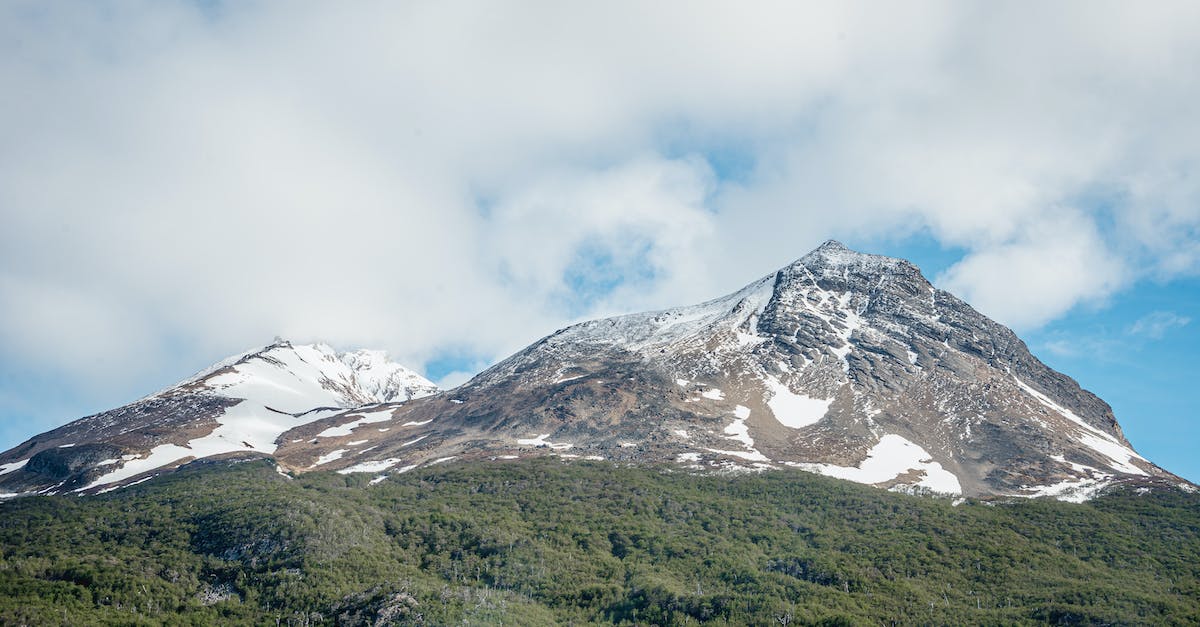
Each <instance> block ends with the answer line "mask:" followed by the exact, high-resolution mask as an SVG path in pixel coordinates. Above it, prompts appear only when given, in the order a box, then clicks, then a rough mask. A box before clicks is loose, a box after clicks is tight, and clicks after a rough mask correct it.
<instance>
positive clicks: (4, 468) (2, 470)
mask: <svg viewBox="0 0 1200 627" xmlns="http://www.w3.org/2000/svg"><path fill="white" fill-rule="evenodd" d="M116 461H117V460H115V459H114V460H112V463H116ZM28 463H29V460H28V459H22V460H21V461H19V462H9V463H7V464H0V475H7V474H8V473H10V472H15V471H18V470H20V469H22V468H24V467H25V464H28ZM97 465H99V464H97Z"/></svg>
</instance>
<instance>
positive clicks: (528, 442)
mask: <svg viewBox="0 0 1200 627" xmlns="http://www.w3.org/2000/svg"><path fill="white" fill-rule="evenodd" d="M534 436H535V437H532V438H524V439H519V440H517V444H520V445H522V446H549V447H550V448H552V449H554V450H556V451H565V450H566V449H569V448H571V447H572V446H575V445H574V444H571V443H569V442H550V441H548V440H546V438H548V437H550V434H549V433H543V434H541V435H537V434H534ZM621 446H625V445H624V444H622V445H621Z"/></svg>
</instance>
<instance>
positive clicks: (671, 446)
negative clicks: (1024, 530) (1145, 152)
mask: <svg viewBox="0 0 1200 627" xmlns="http://www.w3.org/2000/svg"><path fill="white" fill-rule="evenodd" d="M278 350H280V351H282V354H283V355H285V356H286V355H289V351H291V352H292V353H295V354H296V356H297V358H298V359H300V360H302V361H303V363H304V364H305V365H303V366H301V365H298V364H294V363H293V362H290V361H287V360H285V359H283V357H277V356H274V355H273V354H269V355H267V357H268V358H269V359H268V358H263V361H264V363H274V362H273V361H272V360H275V361H279V362H280V364H281V367H282V368H283V369H284V370H286V371H288V372H292V373H293V374H294V373H295V371H297V370H304V371H305V372H308V370H307V368H308V367H309V366H312V365H313V364H326V365H322V366H320V367H319V368H317V370H319V371H320V374H319V375H318V374H315V373H309V374H306V375H304V376H302V377H301V378H303V379H305V380H308V381H314V380H315V381H320V385H319V388H320V390H319V391H317V389H316V388H312V389H311V390H309V389H308V388H306V390H308V391H306V392H305V393H306V394H309V393H311V394H312V395H313V396H311V397H308V398H305V399H304V400H303V401H302V400H300V398H299V397H297V398H296V399H294V400H295V401H296V402H295V403H282V402H280V401H278V400H277V399H276V397H274V396H270V397H269V398H268V396H267V395H266V392H265V391H264V392H263V394H264V396H262V397H260V396H259V395H258V393H257V392H255V393H253V394H251V393H249V391H247V392H246V393H244V394H243V393H242V392H238V393H239V394H243V395H242V396H239V397H238V398H245V399H247V400H246V401H245V403H251V400H250V399H251V398H253V399H254V400H253V403H254V405H246V406H245V407H243V405H236V404H230V401H229V400H228V399H229V397H228V396H221V395H218V394H211V393H202V394H199V395H192V394H182V398H186V399H188V400H187V402H184V403H180V402H176V401H172V400H171V399H174V398H175V396H170V395H169V396H168V397H166V398H161V399H160V400H158V401H154V402H159V403H165V405H164V406H163V407H162V408H161V409H155V410H154V411H152V412H148V411H143V410H141V409H136V408H138V407H139V405H138V404H137V403H135V404H134V405H131V406H129V407H128V408H122V409H119V410H114V412H107V413H106V414H100V415H99V416H101V417H106V416H109V415H110V414H116V415H119V416H125V415H126V414H129V413H130V412H132V415H133V416H134V418H133V419H131V420H133V421H135V422H136V421H137V420H141V418H139V417H140V416H143V415H145V416H149V417H151V418H153V420H148V421H143V422H146V423H147V426H146V427H145V428H148V424H149V423H151V422H153V423H154V424H159V423H160V422H161V423H167V424H169V425H172V427H171V428H172V429H174V430H173V431H171V430H169V429H168V430H167V431H168V432H169V435H165V436H159V437H160V438H166V439H167V440H169V441H170V442H171V443H172V444H173V445H175V446H186V447H189V448H190V450H192V451H193V453H194V455H193V456H195V457H199V456H200V455H199V453H200V452H203V451H206V450H207V449H205V448H204V446H195V444H196V442H197V440H191V439H189V438H190V437H192V435H195V434H200V435H201V437H200V438H199V442H202V443H207V442H210V441H212V439H213V435H212V434H213V433H217V432H218V431H220V429H217V430H213V431H199V430H198V431H195V432H189V431H187V430H185V429H182V428H181V427H180V426H179V425H187V424H191V423H190V422H189V420H190V419H189V418H187V417H188V416H192V415H200V416H203V417H204V418H203V419H201V422H202V423H203V424H205V425H211V424H213V423H214V422H220V423H221V425H222V428H223V426H224V424H225V420H226V419H225V417H226V416H229V415H233V416H237V415H240V414H239V412H243V411H250V409H249V408H250V407H262V408H265V409H266V410H270V411H276V412H278V413H279V416H278V417H277V418H273V419H272V420H271V421H268V422H270V423H271V425H272V426H271V428H270V429H264V430H263V432H262V433H261V434H256V437H258V438H259V439H248V440H246V442H245V444H246V446H245V447H244V449H243V452H257V453H260V454H270V455H273V456H274V457H275V458H276V459H277V460H278V462H279V463H280V465H281V467H283V468H286V469H288V470H290V471H293V472H302V471H306V470H310V469H330V470H338V471H339V472H343V473H350V472H370V473H375V474H376V475H377V476H378V477H380V478H382V477H384V476H385V475H386V474H387V473H389V472H403V471H404V470H407V469H409V468H414V467H416V466H418V465H421V464H430V463H440V462H444V461H449V460H451V459H458V460H464V461H466V460H471V459H479V458H509V457H513V456H517V457H520V456H529V455H542V454H553V455H558V456H561V457H567V458H571V457H584V458H591V459H607V460H614V461H620V462H629V463H668V464H672V465H676V466H679V467H682V468H684V469H687V470H691V471H702V470H750V471H757V470H766V469H770V468H779V467H795V468H801V469H805V470H809V471H812V472H817V473H821V474H826V475H830V476H834V477H840V478H844V479H849V480H852V481H857V482H860V483H867V484H872V485H877V486H880V487H885V488H890V489H901V490H910V491H912V490H915V491H932V492H937V493H946V494H961V495H968V496H1054V497H1057V498H1062V499H1070V500H1081V499H1084V498H1088V497H1089V496H1091V495H1092V494H1094V493H1096V492H1097V491H1099V490H1101V489H1103V488H1104V487H1106V486H1108V485H1111V484H1113V483H1115V482H1130V481H1132V482H1149V483H1164V482H1166V483H1172V484H1178V485H1181V486H1187V487H1190V486H1189V484H1187V483H1186V482H1183V481H1182V480H1181V479H1179V478H1178V477H1175V476H1174V475H1171V474H1170V473H1167V472H1166V471H1164V470H1162V469H1160V468H1158V467H1157V466H1155V465H1154V464H1152V463H1150V462H1149V461H1147V460H1145V459H1144V458H1142V457H1141V456H1139V455H1138V454H1137V453H1136V452H1135V451H1134V450H1133V448H1132V446H1131V445H1130V444H1129V442H1128V441H1127V440H1126V439H1125V437H1124V435H1123V434H1122V432H1121V429H1120V427H1119V426H1118V424H1117V422H1116V419H1115V417H1114V416H1113V413H1112V410H1111V408H1110V407H1109V406H1108V405H1107V404H1106V403H1104V402H1103V401H1101V400H1100V399H1099V398H1097V397H1096V396H1094V395H1093V394H1091V393H1089V392H1087V391H1085V390H1083V389H1081V388H1080V387H1079V385H1078V384H1077V383H1076V382H1075V381H1074V380H1072V379H1071V378H1070V377H1067V376H1066V375H1063V374H1061V373H1058V372H1056V371H1054V370H1052V369H1050V368H1048V367H1047V366H1046V365H1045V364H1043V363H1042V362H1040V361H1039V360H1038V359H1037V358H1035V357H1034V356H1033V355H1031V354H1030V352H1029V350H1028V348H1027V347H1026V346H1025V344H1024V342H1022V341H1021V340H1020V339H1019V338H1018V337H1017V336H1016V335H1015V334H1014V333H1013V332H1012V331H1010V330H1009V329H1007V328H1005V327H1004V326H1002V325H1000V324H998V323H996V322H994V321H992V320H990V319H988V318H987V317H985V316H983V315H981V314H980V313H978V312H977V311H975V310H974V309H972V308H971V307H970V306H969V305H967V304H966V303H964V302H963V301H961V300H959V299H958V298H956V297H954V296H953V295H951V294H949V293H947V292H944V291H941V290H938V289H936V288H934V287H933V286H932V285H931V284H930V283H929V281H927V280H926V279H925V277H923V276H922V275H921V272H920V270H918V269H917V268H916V266H914V265H912V264H911V263H909V262H907V261H904V260H901V259H893V258H889V257H882V256H878V255H869V254H863V253H859V252H855V251H852V250H850V249H848V248H846V247H845V246H843V245H842V244H840V243H838V242H836V241H828V242H826V243H824V244H822V245H821V246H820V247H819V248H817V249H816V250H814V251H812V252H811V253H809V254H807V255H805V256H804V257H802V258H800V259H799V260H797V261H796V262H794V263H792V264H790V265H788V266H787V267H784V268H782V269H780V270H779V271H777V272H775V273H773V274H771V275H768V276H766V277H763V278H762V279H759V280H758V281H755V282H753V283H751V284H750V285H748V286H746V287H744V288H742V289H741V290H738V291H736V292H734V293H732V294H730V295H728V296H725V297H722V298H718V299H715V300H712V301H708V302H706V303H702V304H699V305H694V306H690V307H681V308H677V309H668V310H663V311H656V312H648V313H638V314H631V315H626V316H618V317H614V318H605V319H601V320H593V321H589V322H584V323H582V324H577V325H574V326H571V327H568V328H565V329H562V330H560V331H558V332H556V333H554V334H552V335H550V336H548V337H545V338H543V339H541V340H539V341H537V342H535V343H534V344H532V345H531V346H529V347H528V348H525V349H524V350H522V351H520V352H518V353H516V354H515V355H513V356H511V357H509V358H508V359H505V360H504V361H502V362H500V363H498V364H496V365H495V366H493V367H492V368H489V369H488V370H486V371H485V372H483V373H481V374H480V375H478V376H477V377H475V378H474V379H472V380H471V381H469V382H467V383H466V384H464V385H462V386H460V387H458V388H456V389H454V390H451V391H448V392H443V393H439V394H430V395H428V396H422V395H423V394H426V393H430V392H433V388H432V387H431V386H430V387H420V386H418V387H417V388H412V389H414V390H417V392H416V393H408V392H406V393H405V394H407V396H405V395H404V394H397V395H396V396H393V397H387V396H386V395H385V394H380V393H379V392H378V390H377V389H376V388H374V387H371V386H370V385H364V384H363V381H362V380H361V379H355V376H357V375H354V373H358V372H364V371H365V372H374V369H371V368H365V369H357V370H355V369H354V364H356V363H358V362H356V361H355V360H354V359H346V358H345V357H342V358H336V359H335V358H333V357H329V358H328V359H326V357H328V356H329V355H331V354H332V350H331V349H321V348H315V347H308V348H305V349H304V350H301V348H300V347H290V345H289V346H288V347H286V348H284V347H281V348H279V349H278ZM270 352H271V351H268V353H270ZM257 354H258V353H256V355H257ZM323 356H324V357H323ZM243 359H245V358H244V357H243ZM288 359H291V357H288ZM335 362H336V363H335ZM238 363H242V362H241V361H239V362H238ZM337 364H341V365H337ZM347 364H349V365H347ZM343 368H345V369H343ZM209 376H210V377H211V376H212V375H209ZM347 376H349V378H347ZM401 378H403V377H401ZM203 380H204V381H207V382H209V383H206V384H205V385H206V386H207V385H210V383H211V379H203ZM371 380H372V381H374V380H375V379H371ZM425 383H427V382H425ZM189 385H193V384H192V383H188V384H186V385H184V386H183V388H187V387H188V386H189ZM246 385H250V384H246ZM210 387H211V386H210ZM181 389H182V388H181ZM389 389H390V388H389ZM405 389H408V388H405ZM247 390H248V388H247ZM369 390H370V391H369ZM368 391H369V397H368ZM153 398H158V397H152V399H153ZM264 399H266V400H264ZM381 401H386V402H381ZM144 402H146V401H140V402H139V403H144ZM356 403H358V404H359V405H356ZM130 408H134V409H130ZM239 408H241V409H239ZM304 408H307V411H302V410H303V409H304ZM107 419H108V418H105V420H107ZM96 420H97V418H96V417H91V418H85V419H83V420H81V421H77V422H76V423H72V424H71V425H67V426H66V427H63V428H62V429H59V430H56V431H52V432H50V433H49V434H46V435H44V436H39V437H38V438H34V439H33V440H31V441H30V442H29V443H26V444H24V445H22V446H21V447H18V448H17V449H14V450H13V451H9V452H8V453H5V454H4V455H2V456H0V463H4V462H8V463H7V465H5V466H0V468H4V469H7V470H6V471H7V472H10V473H11V475H10V476H11V477H12V478H11V479H9V478H8V477H0V488H2V487H5V486H7V485H14V484H15V485H18V486H42V487H41V489H46V486H47V485H48V486H49V487H50V489H53V490H58V489H66V487H68V485H63V486H61V487H59V486H55V485H54V484H47V479H45V478H44V477H39V476H38V475H37V473H40V472H45V468H46V464H45V463H44V462H43V461H38V462H37V463H35V461H34V460H35V458H36V457H37V455H46V453H45V451H47V450H49V449H48V448H47V447H48V446H52V445H54V444H52V441H53V442H54V443H58V442H60V441H64V440H62V437H65V436H62V437H60V436H55V435H54V434H57V433H59V432H60V431H64V430H66V431H65V432H64V433H82V434H83V435H85V436H86V435H87V434H88V433H89V431H88V430H87V429H81V428H80V427H79V426H77V425H81V424H85V423H88V422H89V421H93V422H94V421H96ZM155 420H157V421H158V422H154V421H155ZM145 428H144V429H143V431H144V430H145ZM206 428H207V427H206ZM189 433H190V434H192V435H188V434H189ZM272 434H273V435H272ZM221 435H222V436H223V435H225V434H224V433H222V434H221ZM48 436H53V437H48ZM72 437H75V436H72ZM239 437H240V436H239ZM269 438H273V439H270V441H267V440H268V439H269ZM227 439H228V438H227ZM234 439H236V438H234ZM98 440H104V439H103V438H88V437H83V438H81V439H80V440H78V441H76V440H73V441H72V443H71V444H72V445H75V446H81V445H83V442H84V441H87V442H97V441H98ZM31 443H32V444H31ZM59 446H61V444H60V445H59ZM89 446H103V447H109V448H105V449H104V452H102V453H100V452H98V453H95V454H93V455H90V456H89V457H87V458H86V459H84V458H76V460H77V461H76V462H75V463H76V464H77V465H78V467H77V469H76V470H74V472H76V473H77V474H78V473H79V472H80V470H79V469H80V468H86V467H87V463H88V461H90V463H91V464H93V466H91V468H92V470H84V471H83V472H84V475H86V476H88V477H91V476H92V475H94V474H95V470H94V469H95V468H96V467H98V466H100V465H101V464H104V463H109V464H112V465H113V468H114V471H113V472H115V471H116V470H115V469H116V468H118V467H119V468H125V469H131V470H126V471H124V472H123V473H122V475H121V476H122V478H123V480H135V479H134V477H136V476H137V474H138V472H139V471H141V472H148V471H149V470H150V468H148V466H149V465H150V464H149V463H148V462H147V461H146V460H147V459H155V458H156V455H154V454H151V455H150V456H149V457H148V458H147V457H146V456H145V453H144V452H142V453H139V452H138V449H136V448H134V449H130V448H129V446H127V445H125V444H124V440H121V439H120V438H114V437H110V438H109V439H107V440H104V443H103V444H89ZM113 447H116V448H119V449H120V450H119V451H117V450H115V449H113V450H110V448H113ZM142 450H143V451H144V450H145V449H144V447H143V449H142ZM221 450H222V452H225V449H224V448H222V449H221ZM180 452H182V451H174V450H173V452H172V453H171V455H175V454H177V453H180ZM30 453H36V455H34V457H33V458H30V457H29V455H30ZM117 453H119V455H118V454H117ZM55 454H56V453H55V452H51V453H50V454H49V455H50V456H51V457H53V456H54V455H55ZM56 459H57V458H56ZM22 460H27V461H28V464H27V465H25V466H20V465H19V464H21V463H22ZM109 460H117V461H109ZM120 460H124V465H123V466H122V465H121V463H122V462H121V461H120ZM18 468H19V469H20V471H19V472H16V470H17V469H18ZM89 473H91V474H89ZM60 474H61V473H60ZM54 476H55V477H57V476H59V475H54ZM81 476H82V475H81ZM108 476H109V477H111V476H113V475H108ZM8 481H12V482H13V483H8ZM69 485H72V486H79V487H83V488H91V487H94V486H96V485H98V484H97V483H96V480H95V479H93V480H92V482H91V483H87V482H83V481H82V480H76V481H75V482H74V483H70V484H69ZM75 489H78V487H76V488H75Z"/></svg>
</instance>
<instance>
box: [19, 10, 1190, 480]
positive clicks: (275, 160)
mask: <svg viewBox="0 0 1200 627" xmlns="http://www.w3.org/2000/svg"><path fill="white" fill-rule="evenodd" d="M214 7H216V9H214ZM1198 30H1200V6H1197V5H1195V3H1185V2H1181V3H1171V2H1162V3H1154V4H1153V5H1140V6H1133V5H1130V4H1127V3H1104V2H1100V3H1097V2H1086V3H1084V2H1078V3H1073V2H1064V3H1055V4H1054V5H1052V6H1043V7H1035V8H1031V7H1028V6H1020V7H1016V6H1011V7H1010V6H1007V5H1001V4H996V3H985V2H979V3H975V2H919V3H907V4H905V5H904V6H903V7H900V6H897V7H886V6H884V7H881V6H879V5H877V4H857V3H847V2H836V3H827V4H820V3H805V4H804V5H803V6H800V5H796V4H794V3H786V2H750V3H741V4H739V7H738V10H737V11H730V10H729V9H728V7H726V6H722V5H720V4H715V3H712V4H710V3H703V2H687V3H672V2H662V3H654V4H653V5H650V6H646V5H644V4H638V3H622V2H612V3H603V4H596V5H589V6H574V7H570V8H568V7H565V6H557V5H553V4H551V5H547V4H543V3H522V2H518V3H513V4H511V5H506V6H505V8H504V9H503V10H499V9H497V8H495V7H493V6H492V5H490V4H489V3H486V2H478V3H461V4H459V3H456V4H454V5H450V4H448V3H435V4H418V3H405V2H400V3H392V2H379V3H372V2H368V3H363V4H361V5H358V6H356V7H355V8H354V9H353V10H348V9H346V8H344V7H339V6H335V5H332V4H322V3H306V2H297V3H254V4H214V3H196V2H190V1H187V0H178V1H165V2H155V3H141V2H133V1H128V2H125V1H113V2H103V3H87V4H82V3H81V4H67V3H54V4H46V3H37V2H12V3H6V4H5V5H4V6H3V7H0V81H3V84H4V85H5V90H4V93H3V94H0V110H2V111H3V112H4V115H3V116H0V136H2V137H4V138H5V141H3V142H0V320H2V321H3V324H2V325H0V447H7V446H10V445H13V444H16V443H17V442H19V441H20V440H22V439H23V438H26V437H28V436H30V435H32V434H35V433H38V432H40V431H44V430H46V429H48V428H51V427H53V426H56V425H59V424H62V423H64V422H66V421H67V420H69V419H72V418H75V417H78V416H80V415H83V414H86V413H90V412H95V411H100V410H103V409H107V408H110V407H113V406H117V405H120V404H123V403H125V402H128V401H129V400H131V399H134V398H138V397H140V396H142V395H143V394H145V393H147V392H149V391H152V390H155V389H158V388H160V387H163V386H165V385H169V384H170V383H172V382H174V381H176V380H178V379H181V378H183V377H185V376H187V375H189V374H191V373H192V372H193V371H195V370H197V369H199V368H202V367H204V366H205V365H207V364H208V363H211V362H214V361H217V360H219V359H221V358H223V357H225V356H227V355H229V354H234V353H237V352H240V351H243V350H245V349H247V348H248V347H252V346H256V345H261V344H264V343H266V342H268V341H270V339H271V338H272V337H274V336H277V335H279V336H284V337H289V338H293V339H295V340H297V341H313V340H323V341H327V342H329V343H331V344H333V345H335V346H339V347H344V348H352V347H359V346H369V347H379V348H384V349H387V350H388V351H390V352H391V353H392V354H393V356H394V357H395V358H396V359H397V360H399V361H401V362H402V363H406V364H410V365H412V366H413V367H415V368H417V369H422V370H424V371H426V372H427V373H429V374H430V376H431V377H433V378H435V379H439V380H442V381H443V382H456V381H461V380H463V379H464V378H465V377H466V376H469V375H470V374H471V373H472V372H475V371H477V370H478V369H480V368H482V367H485V366H486V365H488V364H489V363H492V362H493V361H495V360H497V359H500V358H502V357H504V356H505V355H507V354H509V353H511V352H512V351H514V350H516V349H519V348H520V347H521V346H523V345H525V344H528V343H529V342H532V341H533V340H535V339H536V338H538V337H540V336H542V335H544V334H546V333H548V332H550V331H553V330H554V329H556V328H559V327H561V326H564V325H566V324H568V323H570V322H572V321H575V320H578V319H581V318H586V317H593V316H601V315H608V314H614V313H621V312H629V311H638V310H645V309H654V308H661V307H667V306H673V305H679V304H683V303H693V302H698V301H702V300H704V299H707V298H710V297H713V296H715V295H719V294H724V293H728V292H730V291H732V290H734V289H737V288H738V287H740V286H742V285H744V284H746V283H748V282H749V281H751V280H753V279H755V278H758V277H759V276H762V275H765V274H766V273H768V272H771V271H772V270H774V269H776V268H778V267H780V266H782V265H784V264H786V263H789V262H790V261H792V260H794V259H796V258H798V257H800V256H801V255H803V254H804V253H806V252H807V251H808V250H810V249H812V248H813V247H815V246H816V245H818V244H819V243H820V242H821V241H823V240H824V239H827V238H831V237H833V238H837V239H840V240H842V241H844V242H846V243H847V244H849V245H851V246H853V247H855V248H858V249H860V250H864V251H869V252H877V253H884V254H889V255H894V256H901V257H906V258H909V259H912V260H913V261H914V262H916V263H917V264H918V265H920V266H921V267H922V268H923V269H924V270H925V272H926V274H927V276H929V277H930V278H931V279H932V280H934V282H935V283H936V284H937V285H938V286H939V287H942V288H944V289H948V290H950V291H952V292H954V293H956V294H958V295H959V296H961V297H963V298H964V299H965V300H967V301H968V302H970V303H971V304H973V305H974V306H975V307H976V308H978V309H979V310H981V311H983V312H984V313H986V314H988V315H989V316H992V317H993V318H995V319H997V320H999V321H1001V322H1003V323H1005V324H1008V325H1010V326H1012V327H1013V328H1014V329H1016V330H1017V332H1018V333H1019V334H1020V335H1021V336H1022V337H1024V338H1026V339H1027V341H1028V343H1029V345H1030V347H1031V349H1032V350H1033V351H1034V353H1035V354H1037V355H1038V356H1039V357H1040V358H1042V359H1043V360H1044V361H1046V362H1047V363H1049V364H1050V365H1052V366H1054V367H1056V368H1058V369H1060V370H1063V371H1064V372H1066V373H1068V374H1070V375H1072V376H1074V377H1076V378H1077V379H1078V380H1079V381H1080V382H1081V383H1082V384H1083V385H1084V386H1085V387H1087V388H1089V389H1091V390H1093V391H1094V392H1096V393H1097V394H1099V395H1100V396H1101V397H1102V398H1104V399H1106V400H1108V401H1109V402H1110V403H1111V404H1112V405H1113V406H1114V409H1115V410H1116V413H1117V416H1118V419H1119V420H1120V421H1121V423H1122V425H1123V426H1124V427H1125V430H1126V433H1127V435H1128V436H1129V438H1130V439H1131V441H1132V442H1133V444H1134V445H1135V446H1136V447H1137V448H1138V450H1139V451H1140V452H1142V453H1143V454H1145V455H1146V456H1147V457H1149V458H1150V459H1152V460H1154V461H1156V462H1159V463H1160V464H1162V465H1163V466H1165V467H1166V468H1168V469H1170V470H1173V471H1175V472H1178V473H1180V474H1182V475H1184V476H1187V477H1189V478H1191V479H1193V480H1196V479H1200V467H1197V466H1196V464H1195V463H1194V462H1192V461H1191V459H1190V457H1191V456H1190V455H1189V453H1188V451H1185V450H1184V449H1185V448H1186V447H1187V446H1188V445H1190V444H1191V443H1192V442H1196V441H1197V438H1196V437H1195V436H1196V426H1195V425H1196V422H1197V421H1196V416H1195V412H1194V408H1195V407H1196V401H1197V397H1196V395H1195V394H1194V393H1193V392H1192V388H1193V387H1194V386H1191V385H1189V383H1190V379H1191V378H1192V377H1194V376H1195V375H1196V374H1197V369H1196V367H1195V365H1194V362H1193V359H1192V357H1191V355H1192V354H1194V352H1195V351H1194V350H1192V349H1194V348H1195V343H1196V338H1197V325H1198V324H1200V322H1197V320H1200V314H1198V313H1197V312H1196V311H1195V309H1196V305H1195V304H1196V303H1197V292H1196V285H1197V280H1198V277H1200V177H1197V176H1196V174H1195V172H1196V170H1197V168H1198V167H1200V121H1198V119H1197V114H1196V113H1195V107H1194V106H1192V105H1193V103H1195V102H1197V101H1200V76H1198V75H1197V74H1196V72H1195V71H1194V68H1195V67H1197V66H1200V39H1197V38H1196V37H1195V36H1194V34H1195V32H1197V31H1198ZM614 42H620V45H614Z"/></svg>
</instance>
